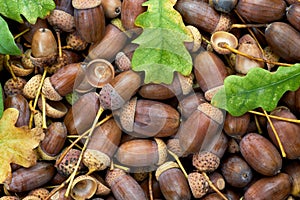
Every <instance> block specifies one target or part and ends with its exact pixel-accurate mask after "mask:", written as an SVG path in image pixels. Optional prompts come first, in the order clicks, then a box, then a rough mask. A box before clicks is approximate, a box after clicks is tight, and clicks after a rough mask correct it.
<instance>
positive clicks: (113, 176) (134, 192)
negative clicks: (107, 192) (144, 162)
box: [105, 169, 147, 200]
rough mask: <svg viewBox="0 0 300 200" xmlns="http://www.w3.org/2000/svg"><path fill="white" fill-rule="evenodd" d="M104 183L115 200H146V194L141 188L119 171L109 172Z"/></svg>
mask: <svg viewBox="0 0 300 200" xmlns="http://www.w3.org/2000/svg"><path fill="white" fill-rule="evenodd" d="M105 181H106V182H107V183H108V185H109V186H110V188H111V191H112V193H113V195H114V197H115V199H116V200H133V199H139V200H146V199H147V197H146V194H145V193H144V191H143V189H142V188H141V186H140V185H139V184H138V183H137V182H136V180H134V178H132V177H131V176H130V175H128V174H126V173H125V172H124V171H123V170H121V169H114V170H109V171H108V172H107V175H106V178H105Z"/></svg>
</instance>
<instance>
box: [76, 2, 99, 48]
mask: <svg viewBox="0 0 300 200" xmlns="http://www.w3.org/2000/svg"><path fill="white" fill-rule="evenodd" d="M72 5H73V7H74V20H75V27H76V30H77V31H78V32H79V34H80V36H81V37H82V38H83V39H84V40H85V41H86V42H88V43H93V42H97V41H100V40H101V39H102V38H103V36H104V32H105V16H104V10H103V7H102V5H101V1H100V0H98V1H88V0H84V1H81V0H72Z"/></svg>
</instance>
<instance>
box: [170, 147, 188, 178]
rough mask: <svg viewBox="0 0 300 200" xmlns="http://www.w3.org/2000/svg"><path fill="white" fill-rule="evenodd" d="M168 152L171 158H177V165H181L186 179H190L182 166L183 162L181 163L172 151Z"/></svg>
mask: <svg viewBox="0 0 300 200" xmlns="http://www.w3.org/2000/svg"><path fill="white" fill-rule="evenodd" d="M168 152H169V154H171V156H173V158H175V160H176V162H177V164H178V165H179V167H180V169H181V171H182V172H183V174H184V176H185V177H186V178H188V174H187V173H186V171H185V169H184V167H183V166H182V164H181V162H180V160H179V158H178V156H177V155H176V154H175V153H173V152H172V151H170V150H168Z"/></svg>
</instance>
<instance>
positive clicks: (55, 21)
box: [47, 9, 75, 32]
mask: <svg viewBox="0 0 300 200" xmlns="http://www.w3.org/2000/svg"><path fill="white" fill-rule="evenodd" d="M47 20H48V22H49V24H50V25H51V26H52V27H54V29H56V28H58V29H60V30H62V31H64V32H73V31H74V30H75V20H74V17H73V16H72V15H70V14H69V13H67V12H65V11H63V10H58V9H54V10H52V11H51V13H50V15H49V16H48V17H47Z"/></svg>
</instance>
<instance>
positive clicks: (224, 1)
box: [213, 0, 238, 13]
mask: <svg viewBox="0 0 300 200" xmlns="http://www.w3.org/2000/svg"><path fill="white" fill-rule="evenodd" d="M237 2H238V0H213V6H214V8H215V9H216V10H217V11H220V12H224V13H230V12H231V10H232V9H233V8H234V7H235V6H236V4H237Z"/></svg>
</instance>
